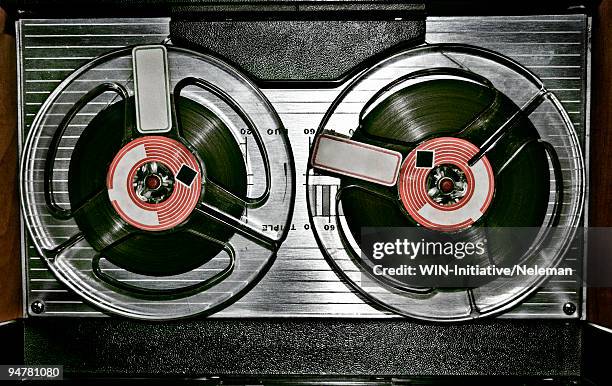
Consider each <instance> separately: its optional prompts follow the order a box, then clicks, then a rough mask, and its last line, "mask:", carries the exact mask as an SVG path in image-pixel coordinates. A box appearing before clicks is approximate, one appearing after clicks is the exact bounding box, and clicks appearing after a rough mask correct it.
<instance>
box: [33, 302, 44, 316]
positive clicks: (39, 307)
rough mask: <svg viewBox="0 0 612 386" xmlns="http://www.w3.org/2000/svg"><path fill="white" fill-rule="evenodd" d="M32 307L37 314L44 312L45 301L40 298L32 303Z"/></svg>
mask: <svg viewBox="0 0 612 386" xmlns="http://www.w3.org/2000/svg"><path fill="white" fill-rule="evenodd" d="M30 308H31V309H32V312H34V313H35V314H42V313H43V312H44V311H45V303H43V302H42V301H40V300H37V301H35V302H34V303H32V305H30Z"/></svg>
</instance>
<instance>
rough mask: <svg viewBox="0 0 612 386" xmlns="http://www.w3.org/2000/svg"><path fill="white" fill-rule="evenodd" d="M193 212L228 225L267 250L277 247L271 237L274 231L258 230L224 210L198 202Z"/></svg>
mask: <svg viewBox="0 0 612 386" xmlns="http://www.w3.org/2000/svg"><path fill="white" fill-rule="evenodd" d="M194 213H198V214H199V215H201V216H203V217H205V218H207V219H210V220H213V221H215V222H216V223H218V224H221V225H223V226H225V227H228V228H230V229H232V230H233V231H234V232H236V233H238V234H240V235H242V236H244V237H245V238H247V239H249V240H251V241H253V242H255V243H257V244H259V245H261V246H263V247H264V248H267V249H269V250H276V249H277V248H278V243H279V241H278V240H276V239H274V237H273V236H274V235H275V233H273V232H264V231H262V230H259V229H257V228H256V227H255V226H253V225H251V224H249V223H247V222H246V221H243V220H242V219H238V218H236V217H234V216H231V215H229V214H227V213H226V212H225V211H222V210H220V209H218V208H216V207H214V206H212V205H210V204H208V203H205V202H200V203H199V204H198V205H197V206H196V208H195V210H194Z"/></svg>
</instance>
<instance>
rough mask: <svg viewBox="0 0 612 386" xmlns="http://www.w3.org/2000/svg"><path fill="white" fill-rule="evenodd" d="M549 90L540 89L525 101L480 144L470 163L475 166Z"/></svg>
mask: <svg viewBox="0 0 612 386" xmlns="http://www.w3.org/2000/svg"><path fill="white" fill-rule="evenodd" d="M547 94H548V91H546V90H540V92H539V93H537V94H536V95H534V96H533V97H532V98H531V99H530V100H529V101H528V102H527V103H525V104H524V105H523V106H522V107H521V108H520V109H518V110H517V111H515V112H514V113H513V114H512V115H511V116H510V118H508V119H507V120H506V121H505V122H504V123H503V124H502V125H501V126H499V127H498V128H497V129H496V130H495V131H494V132H493V133H492V134H491V135H490V136H489V137H488V138H487V139H486V140H484V142H483V143H482V144H481V145H480V146H479V148H480V150H479V151H478V153H476V154H475V155H474V156H473V157H472V158H471V159H470V160H469V161H468V165H470V166H473V165H474V164H475V163H476V162H478V160H480V159H481V158H482V157H483V156H484V155H485V154H487V153H488V152H490V151H491V150H492V149H493V148H494V147H495V145H496V144H497V143H498V142H499V140H500V139H502V138H503V137H504V136H506V135H507V134H508V132H509V131H510V130H511V129H512V128H513V127H514V125H515V124H516V123H517V122H518V121H519V120H521V119H522V118H523V117H525V116H528V115H529V114H531V113H532V112H533V111H534V110H535V109H536V108H538V106H539V105H540V104H542V102H544V99H545V97H546V95H547Z"/></svg>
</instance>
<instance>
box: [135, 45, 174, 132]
mask: <svg viewBox="0 0 612 386" xmlns="http://www.w3.org/2000/svg"><path fill="white" fill-rule="evenodd" d="M132 60H133V70H134V93H135V98H136V128H137V130H138V131H139V132H141V133H143V134H150V133H165V132H168V131H170V129H171V128H172V112H171V107H170V84H169V76H168V58H167V53H166V47H164V46H140V47H136V48H134V49H133V50H132Z"/></svg>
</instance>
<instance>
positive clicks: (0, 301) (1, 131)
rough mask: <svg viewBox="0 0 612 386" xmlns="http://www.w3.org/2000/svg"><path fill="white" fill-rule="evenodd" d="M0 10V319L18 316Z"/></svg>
mask: <svg viewBox="0 0 612 386" xmlns="http://www.w3.org/2000/svg"><path fill="white" fill-rule="evenodd" d="M5 23H6V14H5V13H4V11H2V10H1V9H0V321H3V320H11V319H16V318H18V317H20V316H21V313H22V306H21V270H20V265H21V257H20V255H19V201H18V198H17V197H18V193H17V191H18V184H17V88H16V67H15V38H14V37H13V36H11V35H9V34H6V33H4V31H5Z"/></svg>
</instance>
